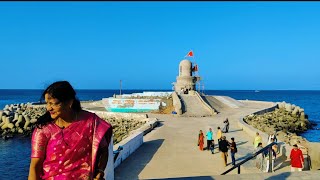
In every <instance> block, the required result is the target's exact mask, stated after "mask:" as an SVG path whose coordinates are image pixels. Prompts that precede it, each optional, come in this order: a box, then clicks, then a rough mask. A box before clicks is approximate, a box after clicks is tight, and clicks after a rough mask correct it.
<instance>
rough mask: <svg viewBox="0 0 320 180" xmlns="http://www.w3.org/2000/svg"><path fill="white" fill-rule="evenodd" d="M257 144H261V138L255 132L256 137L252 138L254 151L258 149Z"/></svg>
mask: <svg viewBox="0 0 320 180" xmlns="http://www.w3.org/2000/svg"><path fill="white" fill-rule="evenodd" d="M259 143H262V138H261V136H260V135H259V133H258V132H257V133H256V137H255V138H254V140H253V147H254V148H255V149H256V148H257V147H258V144H259Z"/></svg>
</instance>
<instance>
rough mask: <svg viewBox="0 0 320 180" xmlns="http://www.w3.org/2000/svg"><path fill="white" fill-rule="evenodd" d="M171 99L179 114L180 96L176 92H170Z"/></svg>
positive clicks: (180, 111)
mask: <svg viewBox="0 0 320 180" xmlns="http://www.w3.org/2000/svg"><path fill="white" fill-rule="evenodd" d="M172 101H173V106H174V110H175V111H176V112H177V114H178V115H181V114H182V105H181V101H180V98H179V96H178V94H177V93H176V92H173V93H172Z"/></svg>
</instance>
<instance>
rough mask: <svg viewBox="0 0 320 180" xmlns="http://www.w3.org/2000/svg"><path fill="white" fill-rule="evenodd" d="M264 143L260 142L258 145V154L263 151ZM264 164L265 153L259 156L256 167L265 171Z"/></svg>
mask: <svg viewBox="0 0 320 180" xmlns="http://www.w3.org/2000/svg"><path fill="white" fill-rule="evenodd" d="M262 148H263V147H262V143H261V142H260V143H259V144H258V147H257V149H256V152H258V151H260V150H261V149H262ZM263 162H264V152H262V153H260V154H259V155H257V158H256V167H257V168H258V169H259V170H260V171H263Z"/></svg>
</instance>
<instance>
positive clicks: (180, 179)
mask: <svg viewBox="0 0 320 180" xmlns="http://www.w3.org/2000/svg"><path fill="white" fill-rule="evenodd" d="M184 179H187V180H191V179H192V180H214V178H212V177H210V176H195V177H176V178H163V179H146V180H184Z"/></svg>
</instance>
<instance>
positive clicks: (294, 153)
mask: <svg viewBox="0 0 320 180" xmlns="http://www.w3.org/2000/svg"><path fill="white" fill-rule="evenodd" d="M273 142H275V144H274V145H272V146H271V151H269V150H268V149H266V150H265V151H264V152H262V153H260V154H259V155H257V158H256V166H257V168H258V169H260V170H261V171H264V169H265V171H264V172H269V163H270V158H269V157H270V156H269V152H271V153H272V154H271V167H272V171H273V172H274V162H275V160H276V158H277V154H279V151H278V149H279V148H278V144H277V142H278V140H277V137H276V135H275V133H270V134H269V136H268V143H267V145H269V144H271V143H273ZM253 145H254V148H255V150H256V152H258V151H260V150H261V149H263V146H262V138H261V136H260V135H259V133H258V132H257V133H256V137H255V138H254V141H253ZM290 159H291V171H292V172H293V171H296V170H298V171H302V169H303V168H304V158H303V154H302V151H301V150H300V148H298V145H297V144H294V145H293V149H292V150H291V152H290Z"/></svg>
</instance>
